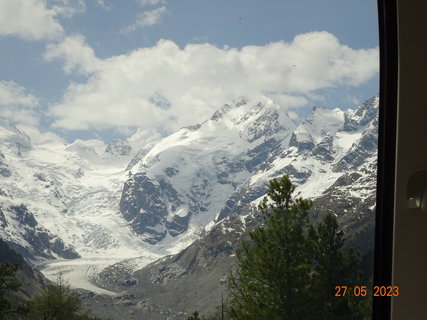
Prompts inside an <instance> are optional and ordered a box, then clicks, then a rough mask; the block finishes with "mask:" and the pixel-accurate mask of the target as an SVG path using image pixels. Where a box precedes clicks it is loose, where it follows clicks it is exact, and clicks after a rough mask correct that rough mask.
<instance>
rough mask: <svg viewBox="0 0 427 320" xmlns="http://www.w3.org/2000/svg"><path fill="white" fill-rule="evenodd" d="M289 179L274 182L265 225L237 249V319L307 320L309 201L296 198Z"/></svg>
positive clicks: (233, 301) (232, 295) (264, 208)
mask: <svg viewBox="0 0 427 320" xmlns="http://www.w3.org/2000/svg"><path fill="white" fill-rule="evenodd" d="M294 189H295V188H294V186H292V184H291V182H290V180H289V178H288V177H287V176H284V177H283V178H282V179H281V180H277V179H273V180H272V181H270V188H269V191H268V194H267V197H265V198H264V199H263V201H262V202H261V204H260V205H259V211H260V213H261V214H262V216H263V217H264V220H265V226H263V227H259V228H257V229H256V230H254V231H253V232H252V233H251V234H250V241H246V242H244V243H243V248H242V249H241V250H240V251H239V252H238V253H237V260H238V264H239V267H238V270H237V271H236V272H235V273H234V274H232V275H231V276H230V278H229V290H228V291H229V292H228V293H229V303H230V313H231V317H232V318H233V319H238V320H240V319H242V320H243V319H245V320H251V319H253V320H260V319H271V320H276V319H277V320H279V319H291V320H292V319H306V318H307V316H308V314H309V311H310V310H309V308H307V305H308V303H307V295H308V290H309V286H310V279H309V277H308V274H309V272H310V256H309V250H308V248H307V243H308V241H307V232H306V227H307V225H308V210H309V209H310V207H311V205H312V203H311V201H309V200H304V199H293V198H292V192H293V191H294Z"/></svg>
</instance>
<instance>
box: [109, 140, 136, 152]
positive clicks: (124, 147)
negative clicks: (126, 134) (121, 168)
mask: <svg viewBox="0 0 427 320" xmlns="http://www.w3.org/2000/svg"><path fill="white" fill-rule="evenodd" d="M131 151H132V148H131V146H130V145H129V143H128V142H126V141H124V140H120V139H114V140H113V141H111V143H110V144H109V145H107V147H106V148H105V152H106V153H110V154H113V155H118V156H128V155H129V154H130V153H131Z"/></svg>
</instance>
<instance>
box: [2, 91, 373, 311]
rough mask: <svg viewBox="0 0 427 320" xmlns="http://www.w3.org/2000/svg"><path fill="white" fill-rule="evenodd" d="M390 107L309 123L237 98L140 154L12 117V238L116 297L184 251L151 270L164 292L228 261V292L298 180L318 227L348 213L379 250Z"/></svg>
mask: <svg viewBox="0 0 427 320" xmlns="http://www.w3.org/2000/svg"><path fill="white" fill-rule="evenodd" d="M377 112H378V97H374V98H372V99H370V100H368V101H366V102H365V103H363V104H362V105H361V106H360V107H359V108H357V109H355V110H351V109H349V110H341V109H327V108H320V107H317V108H314V109H313V111H312V112H311V114H310V115H309V116H308V117H306V118H304V119H302V120H301V121H298V122H296V121H294V120H293V119H292V118H291V117H290V116H289V115H288V113H287V109H286V108H285V107H283V106H280V105H278V104H276V103H274V102H273V101H271V100H269V99H267V98H263V99H260V100H259V101H256V102H253V101H249V100H245V99H237V100H235V101H233V102H231V103H229V104H226V105H224V106H223V107H221V108H220V109H219V110H218V111H217V112H215V113H214V114H213V115H212V116H211V117H210V118H209V119H207V120H206V121H204V122H203V123H200V124H196V125H194V126H191V127H185V128H182V129H180V130H178V131H177V132H175V133H173V134H171V135H170V136H167V137H165V138H163V139H160V140H159V139H158V138H157V137H156V139H151V140H150V139H149V140H148V141H149V143H147V144H146V145H144V146H143V147H142V148H140V149H137V148H135V146H134V144H131V143H129V141H122V140H113V141H112V142H111V143H110V144H108V145H106V144H105V143H104V142H102V141H100V140H86V141H83V140H76V141H75V142H73V143H71V144H65V143H64V142H63V141H60V140H59V139H50V140H46V141H44V142H43V143H32V141H31V139H30V137H29V136H28V135H27V134H25V133H24V132H23V131H21V130H19V129H17V128H16V127H14V126H13V125H11V124H10V123H9V122H7V121H3V122H0V182H1V183H0V225H1V226H2V228H1V229H0V237H1V238H3V239H4V240H5V241H6V242H7V243H8V244H9V245H11V246H12V247H13V248H14V249H16V250H18V251H19V252H21V253H23V254H24V255H25V256H26V257H28V258H31V259H33V260H38V261H39V262H40V260H41V258H43V259H46V258H48V259H53V258H59V259H58V260H57V261H52V260H48V261H46V262H45V264H44V265H42V268H43V272H44V274H45V275H47V276H48V277H50V278H53V279H54V278H55V274H56V273H57V272H58V270H59V269H61V268H62V272H63V275H64V276H65V277H66V278H67V279H68V280H69V281H70V284H71V285H72V286H75V287H83V288H86V289H89V290H92V291H95V292H100V293H107V294H115V293H114V291H116V290H119V291H120V290H127V289H126V288H128V289H129V287H132V288H135V290H139V289H136V288H140V286H139V287H138V281H139V280H138V279H137V278H134V276H133V274H134V272H136V270H140V269H141V268H143V267H144V266H146V265H147V264H149V263H151V262H154V261H156V260H157V259H159V258H162V257H165V256H167V255H171V254H176V256H171V257H169V258H165V259H166V260H159V261H158V262H156V263H155V264H152V265H150V266H149V267H147V268H148V269H142V270H141V274H145V275H146V274H147V272H149V274H151V271H147V270H153V274H155V275H156V276H153V277H152V278H153V279H154V280H153V281H154V282H153V285H155V286H157V285H159V286H160V287H159V288H160V289H159V290H160V291H159V292H163V291H162V290H163V289H162V288H163V286H164V285H166V283H165V284H163V282H162V281H163V280H162V279H164V277H167V278H168V277H171V279H172V280H171V281H174V279H175V280H176V279H181V280H180V281H181V282H182V281H186V280H185V279H186V278H183V277H185V275H187V274H189V275H191V274H193V273H194V272H198V271H197V270H200V268H202V269H203V268H205V267H203V266H206V261H211V262H212V263H213V265H216V264H218V266H219V267H218V268H219V269H212V273H210V276H209V277H212V278H211V279H213V280H212V281H211V283H212V286H213V287H212V288H211V289H212V294H214V293H217V292H219V291H218V290H219V289H218V287H214V286H217V282H218V281H219V279H220V278H221V277H223V272H225V270H226V269H227V268H229V266H230V265H231V264H232V263H233V261H234V259H233V258H232V254H233V252H234V249H235V247H236V245H237V243H238V242H239V239H240V236H241V235H242V234H244V233H245V232H247V230H246V229H250V227H251V226H253V225H254V223H255V222H254V213H255V210H254V208H256V206H257V204H258V202H259V200H260V199H261V197H263V196H264V194H265V193H266V191H267V186H268V181H269V180H271V179H272V178H276V177H280V176H282V175H284V174H288V175H289V176H290V178H291V181H292V182H293V183H294V184H295V185H296V186H297V188H296V194H297V195H298V196H302V197H306V198H310V199H313V200H314V208H313V210H312V217H313V218H314V219H316V217H320V216H321V215H322V214H324V213H325V212H333V213H335V214H336V215H338V218H339V221H340V223H341V226H342V227H343V228H344V229H346V234H349V235H351V236H354V237H353V238H354V239H362V241H359V240H357V241H356V242H358V245H359V247H360V248H362V249H363V248H367V247H368V246H369V245H371V244H372V243H371V242H372V236H373V232H370V231H369V230H372V228H373V218H374V215H373V210H374V207H375V187H376V181H375V177H376V151H377V123H378V118H377ZM255 220H256V219H255ZM200 244H206V248H202V249H200V248H201V245H200ZM185 248H188V249H186V251H185V254H184V255H180V254H178V253H180V252H184V251H182V250H183V249H185ZM211 253H212V254H213V256H212V257H209V255H210V254H211ZM78 257H81V258H78ZM136 257H138V258H137V259H135V258H136ZM180 257H185V261H184V262H183V261H181V260H180ZM216 257H221V259H223V261H225V262H224V263H225V265H223V264H222V262H218V261H217V260H215V259H216ZM64 258H65V259H70V258H77V259H74V260H73V261H70V260H63V259H64ZM193 258H194V260H193ZM123 259H125V260H123ZM120 260H123V261H122V262H120V263H119V264H117V265H112V266H111V267H109V268H107V269H105V270H104V271H103V272H101V271H102V270H103V269H104V268H105V267H106V266H107V265H111V264H113V263H116V262H118V261H120ZM171 261H172V262H171ZM189 261H194V263H195V264H193V262H191V263H192V264H191V266H189V265H187V263H188V262H189ZM169 262H170V263H172V264H173V265H169V264H170V263H169ZM177 264H178V265H179V266H178V265H177ZM194 266H196V267H194ZM190 267H191V268H192V269H191V268H190ZM64 268H65V269H64ZM189 268H190V269H191V270H190V269H189ZM64 270H65V271H64ZM120 270H125V271H120ZM144 270H145V271H144ZM162 270H163V271H162ZM164 270H166V271H164ZM176 270H178V271H179V272H178V271H177V272H175V271H176ZM183 270H184V271H183ZM203 270H204V269H203ZM209 270H210V269H209ZM165 272H166V273H165ZM164 273H165V274H164ZM178 273H179V275H178ZM120 274H125V276H122V277H121V276H120ZM201 274H203V272H202V273H201ZM144 277H145V276H144ZM148 278H149V279H151V276H149V277H148ZM148 278H147V279H148ZM121 279H122V280H123V281H122V280H121ZM135 279H136V281H134V280H135ZM144 279H145V278H144ZM156 279H157V280H156ZM159 279H160V280H159ZM168 279H169V278H168ZM203 279H204V278H203V277H201V278H200V279H199V280H200V281H204V280H203ZM215 279H216V280H215ZM94 280H97V281H96V282H97V283H98V284H101V285H102V286H104V287H105V288H104V289H101V288H99V286H98V285H97V284H95V283H94ZM199 280H198V281H199ZM217 280H218V281H217ZM141 281H142V280H141ZM144 281H148V280H144ZM149 281H151V280H149ZM156 281H157V282H156ZM167 281H169V280H167ZM215 281H216V282H215ZM184 287H185V286H184ZM144 294H149V292H145V293H144ZM182 294H184V293H182ZM159 297H161V295H160V296H159ZM159 299H160V298H159ZM160 300H161V299H160ZM160 300H159V301H160ZM190 300H191V299H189V300H188V301H190ZM170 301H172V300H170ZM183 301H184V300H183ZM186 301H187V300H186ZM200 307H202V306H201V305H200Z"/></svg>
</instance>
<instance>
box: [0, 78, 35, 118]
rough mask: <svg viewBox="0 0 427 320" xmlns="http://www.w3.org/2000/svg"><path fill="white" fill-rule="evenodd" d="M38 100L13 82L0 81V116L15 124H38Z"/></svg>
mask: <svg viewBox="0 0 427 320" xmlns="http://www.w3.org/2000/svg"><path fill="white" fill-rule="evenodd" d="M37 105H38V100H37V98H36V97H35V96H34V95H32V94H30V93H27V92H26V90H25V88H24V87H21V86H19V85H17V84H16V83H15V82H13V81H0V115H1V116H2V117H5V118H7V119H10V120H12V121H15V122H19V123H25V124H36V123H37V122H38V117H37V115H36V112H35V110H34V108H35V107H36V106H37Z"/></svg>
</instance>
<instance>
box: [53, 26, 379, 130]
mask: <svg viewBox="0 0 427 320" xmlns="http://www.w3.org/2000/svg"><path fill="white" fill-rule="evenodd" d="M69 41H71V40H69ZM73 41H74V42H73ZM71 43H74V44H75V45H65V44H59V45H57V46H55V47H50V48H49V50H48V52H47V53H46V56H48V57H50V58H53V57H57V58H63V59H64V60H65V69H66V70H67V71H71V70H73V69H76V70H78V71H79V72H84V73H85V74H87V76H88V79H87V81H86V82H84V83H72V84H70V85H69V87H68V88H67V91H66V94H65V95H64V97H63V99H62V101H60V102H59V103H58V104H56V105H53V106H51V108H50V115H51V116H53V117H54V119H55V121H54V123H53V125H54V126H55V127H59V128H63V129H67V130H77V129H94V128H95V129H109V128H115V129H117V128H118V127H144V128H145V129H147V130H151V129H154V128H163V129H166V130H176V129H178V128H180V127H182V126H185V125H190V124H194V123H197V122H199V121H203V120H204V119H206V118H207V117H209V116H210V115H211V113H212V112H214V111H215V110H216V109H217V108H218V107H219V106H221V105H222V104H223V103H225V102H227V101H229V100H231V99H234V98H236V97H238V96H246V97H248V98H255V99H256V98H257V97H259V96H260V95H268V96H270V97H272V98H273V99H275V100H276V101H279V102H281V103H283V104H285V105H288V106H291V107H298V106H302V105H304V104H305V103H306V100H305V98H304V97H307V96H310V95H313V94H316V90H320V89H327V88H337V87H340V86H358V85H360V84H362V83H364V82H365V81H367V80H369V79H371V78H372V77H374V76H375V75H376V74H377V73H378V48H372V49H362V50H354V49H351V48H349V47H347V46H345V45H342V44H340V43H339V41H338V40H337V39H336V37H334V36H333V35H331V34H329V33H327V32H313V33H306V34H301V35H299V36H297V37H295V39H294V40H293V41H292V42H290V43H287V42H283V41H279V42H273V43H270V44H267V45H264V46H246V47H243V48H241V49H235V48H228V47H226V48H218V47H215V46H214V45H210V44H206V43H205V44H189V45H187V46H185V47H184V48H179V47H178V46H177V45H176V44H175V43H174V42H172V41H169V40H161V41H159V42H158V43H157V44H156V45H155V46H153V47H150V48H140V49H138V50H135V51H133V52H130V53H128V54H124V55H119V56H113V57H110V58H108V59H104V60H100V59H98V58H96V57H95V56H94V54H93V51H91V50H90V48H89V47H88V46H87V45H86V44H85V43H83V40H82V38H77V40H76V39H74V40H72V41H71ZM58 48H60V49H58ZM76 48H78V49H76ZM159 99H160V100H161V102H162V103H161V104H162V105H161V106H159V103H158V101H160V100H159Z"/></svg>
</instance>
